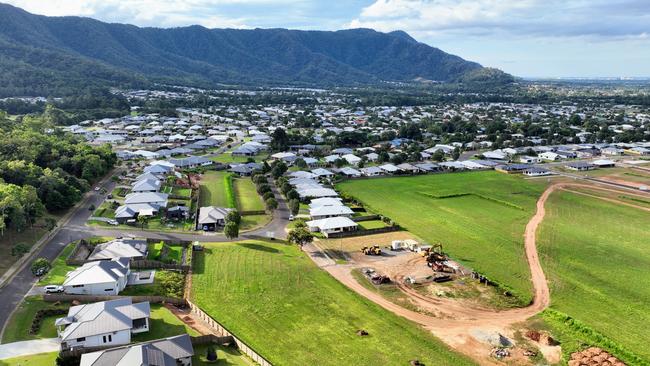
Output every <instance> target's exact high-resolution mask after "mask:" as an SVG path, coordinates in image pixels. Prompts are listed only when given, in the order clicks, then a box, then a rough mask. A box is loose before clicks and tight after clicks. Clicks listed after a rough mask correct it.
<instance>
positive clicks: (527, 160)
mask: <svg viewBox="0 0 650 366" xmlns="http://www.w3.org/2000/svg"><path fill="white" fill-rule="evenodd" d="M519 162H520V163H523V164H537V163H541V162H542V159H541V158H539V157H538V156H521V157H519Z"/></svg>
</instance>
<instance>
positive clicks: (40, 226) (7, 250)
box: [0, 215, 60, 275]
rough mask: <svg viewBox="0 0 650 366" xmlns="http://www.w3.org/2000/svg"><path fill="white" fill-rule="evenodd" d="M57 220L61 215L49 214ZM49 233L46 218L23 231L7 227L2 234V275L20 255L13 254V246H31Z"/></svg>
mask: <svg viewBox="0 0 650 366" xmlns="http://www.w3.org/2000/svg"><path fill="white" fill-rule="evenodd" d="M48 216H50V217H52V218H54V219H56V220H58V219H59V217H60V216H52V215H48ZM46 233H47V228H46V226H45V219H40V220H38V221H37V222H36V223H35V224H34V226H32V227H28V228H27V229H25V230H24V231H22V232H20V233H19V232H17V231H16V230H13V229H5V230H4V232H3V233H2V235H1V236H0V253H2V255H0V275H2V274H3V273H5V271H7V270H8V269H9V267H11V266H12V265H13V264H14V263H15V262H16V261H17V260H18V259H19V258H20V257H19V256H12V255H11V248H13V247H14V245H16V244H19V243H22V244H25V245H26V246H27V247H29V248H31V247H32V246H33V245H34V244H35V243H36V242H37V241H38V240H39V239H40V238H41V237H42V236H43V235H45V234H46Z"/></svg>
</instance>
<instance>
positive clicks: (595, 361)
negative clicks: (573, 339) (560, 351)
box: [569, 347, 625, 366]
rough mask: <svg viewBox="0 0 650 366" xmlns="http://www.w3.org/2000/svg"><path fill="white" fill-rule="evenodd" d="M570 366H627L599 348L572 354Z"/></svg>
mask: <svg viewBox="0 0 650 366" xmlns="http://www.w3.org/2000/svg"><path fill="white" fill-rule="evenodd" d="M569 366H625V363H623V362H622V361H621V360H619V359H618V358H616V357H614V356H612V355H611V354H609V353H608V352H605V351H603V350H602V349H600V348H598V347H590V348H587V349H585V350H583V351H580V352H574V353H572V354H571V360H570V361H569Z"/></svg>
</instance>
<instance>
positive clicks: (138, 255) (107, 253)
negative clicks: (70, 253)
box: [87, 239, 147, 261]
mask: <svg viewBox="0 0 650 366" xmlns="http://www.w3.org/2000/svg"><path fill="white" fill-rule="evenodd" d="M146 257H147V241H146V240H142V239H114V240H111V241H109V242H107V243H101V244H97V245H96V246H95V248H94V249H93V251H92V253H90V255H89V256H88V258H87V260H88V261H101V260H112V259H115V258H129V259H144V258H146Z"/></svg>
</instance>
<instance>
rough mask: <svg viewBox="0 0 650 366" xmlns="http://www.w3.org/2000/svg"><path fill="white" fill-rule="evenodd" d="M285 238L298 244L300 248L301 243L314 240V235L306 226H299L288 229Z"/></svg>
mask: <svg viewBox="0 0 650 366" xmlns="http://www.w3.org/2000/svg"><path fill="white" fill-rule="evenodd" d="M287 240H289V242H291V243H294V244H298V245H299V246H300V249H301V250H302V247H303V245H305V244H309V243H311V242H312V241H314V236H313V235H312V233H310V232H309V231H308V230H307V229H306V228H304V227H301V228H296V229H292V230H291V231H289V234H287Z"/></svg>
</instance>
